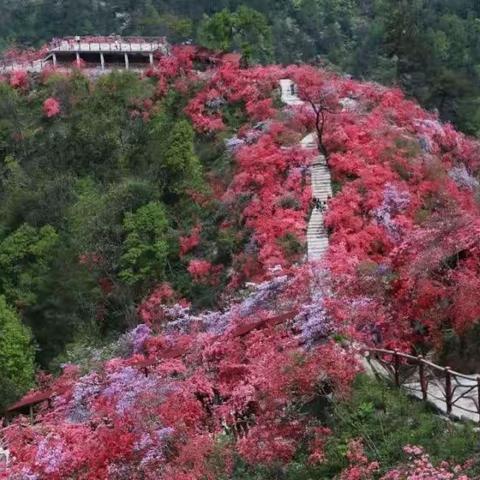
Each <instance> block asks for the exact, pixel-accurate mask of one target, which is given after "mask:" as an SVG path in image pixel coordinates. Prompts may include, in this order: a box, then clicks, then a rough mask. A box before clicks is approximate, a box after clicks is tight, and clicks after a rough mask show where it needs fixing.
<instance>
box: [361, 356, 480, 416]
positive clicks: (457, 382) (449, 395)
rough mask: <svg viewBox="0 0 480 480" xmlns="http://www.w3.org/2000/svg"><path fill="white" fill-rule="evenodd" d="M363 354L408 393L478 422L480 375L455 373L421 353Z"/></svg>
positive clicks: (479, 412) (451, 412) (448, 413)
mask: <svg viewBox="0 0 480 480" xmlns="http://www.w3.org/2000/svg"><path fill="white" fill-rule="evenodd" d="M364 353H366V354H367V356H368V357H369V358H370V360H375V361H376V362H378V364H379V365H380V366H381V367H382V368H383V370H384V372H383V373H384V374H385V375H388V377H390V379H391V380H392V382H393V383H394V384H395V385H396V386H397V387H402V388H403V389H404V390H406V391H407V393H410V394H412V395H414V396H416V397H417V398H420V399H422V400H423V401H428V402H430V403H432V404H433V405H435V406H436V407H437V408H438V409H440V410H441V411H442V412H444V413H446V414H447V415H449V416H453V417H456V418H462V417H464V418H465V417H466V418H468V419H470V420H474V421H476V422H480V376H479V375H466V374H463V373H459V372H455V371H454V370H452V369H451V368H450V367H442V366H440V365H436V364H435V363H432V362H430V361H428V360H426V359H425V358H424V357H423V356H421V355H419V356H414V355H409V354H407V353H401V352H398V351H394V350H384V349H379V348H372V349H365V350H364ZM372 363H373V362H370V364H371V365H372ZM372 366H373V365H372Z"/></svg>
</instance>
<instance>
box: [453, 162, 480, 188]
mask: <svg viewBox="0 0 480 480" xmlns="http://www.w3.org/2000/svg"><path fill="white" fill-rule="evenodd" d="M448 176H449V177H450V178H451V179H452V180H453V181H454V182H455V183H456V184H457V185H458V186H459V187H460V188H465V189H467V190H474V189H475V188H477V187H478V185H479V183H478V180H477V179H476V178H475V177H473V176H472V175H470V173H469V172H468V170H467V167H466V166H465V165H463V164H461V165H458V166H456V167H453V168H452V169H451V170H450V171H449V172H448Z"/></svg>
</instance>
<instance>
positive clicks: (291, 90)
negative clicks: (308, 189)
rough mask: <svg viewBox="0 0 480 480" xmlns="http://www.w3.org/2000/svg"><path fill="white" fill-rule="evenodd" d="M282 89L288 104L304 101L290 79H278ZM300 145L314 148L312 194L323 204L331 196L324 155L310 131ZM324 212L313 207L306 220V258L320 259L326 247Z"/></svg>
mask: <svg viewBox="0 0 480 480" xmlns="http://www.w3.org/2000/svg"><path fill="white" fill-rule="evenodd" d="M280 87H281V90H282V102H283V103H285V104H286V105H288V106H300V105H303V104H304V102H303V101H302V100H301V99H300V98H299V97H298V95H297V93H296V87H295V84H294V83H293V82H292V81H291V80H290V79H283V80H280ZM300 145H301V146H302V148H305V149H306V150H312V151H313V150H316V151H317V156H316V157H315V159H314V161H313V163H312V167H311V173H312V196H313V197H314V198H316V199H317V200H319V201H320V202H321V203H322V204H324V205H325V206H326V205H327V201H328V199H329V198H330V197H331V196H332V179H331V176H330V170H329V169H328V166H327V163H326V161H325V157H324V156H323V155H320V154H318V144H317V137H316V135H315V134H313V133H311V134H309V135H307V136H306V137H305V138H304V139H303V140H302V141H301V142H300ZM324 212H325V211H321V210H319V209H317V208H314V209H313V211H312V214H311V216H310V220H309V222H308V230H307V245H308V260H309V261H318V260H320V259H321V258H322V257H323V255H324V254H325V252H326V251H327V249H328V232H327V230H326V228H325V226H324V218H323V217H324Z"/></svg>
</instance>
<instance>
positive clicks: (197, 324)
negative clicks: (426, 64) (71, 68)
mask: <svg viewBox="0 0 480 480" xmlns="http://www.w3.org/2000/svg"><path fill="white" fill-rule="evenodd" d="M195 55H196V52H195V49H194V48H191V47H185V48H181V49H177V50H176V51H175V53H174V55H172V56H169V57H164V58H161V59H159V64H158V66H156V68H152V69H151V71H149V72H147V75H146V77H145V78H142V79H138V78H135V77H134V76H132V75H130V74H125V75H121V74H118V73H117V74H112V75H109V76H106V77H104V78H102V79H101V80H100V81H99V82H98V83H91V82H89V81H88V80H87V79H86V78H84V77H82V76H81V75H80V74H79V73H74V74H72V75H70V76H69V77H58V75H57V74H49V75H45V76H44V77H45V78H43V80H42V79H41V80H40V83H35V80H34V79H28V85H26V86H25V85H23V84H22V85H20V84H18V85H17V86H15V87H11V86H8V85H2V90H1V91H0V93H1V92H3V94H2V95H3V96H1V97H0V111H7V112H10V113H11V115H8V116H5V117H2V123H1V124H0V125H1V128H2V130H0V135H1V136H0V138H1V139H2V143H0V148H2V149H3V153H4V155H5V157H6V158H7V159H8V160H7V161H6V162H5V167H4V172H3V173H4V175H3V176H2V182H4V185H5V188H4V189H3V190H2V196H3V197H2V205H3V208H5V212H6V215H5V216H4V218H5V220H4V223H3V224H2V229H1V233H2V238H3V241H2V243H0V246H2V245H6V247H5V249H6V252H7V254H8V252H9V251H10V250H9V249H8V246H9V245H10V244H11V242H20V241H22V242H24V239H25V238H27V240H28V239H30V241H27V242H26V247H25V251H26V252H28V255H25V259H23V257H22V261H21V262H20V263H19V265H18V267H17V268H16V269H14V270H13V271H12V272H11V273H10V275H9V276H7V280H5V281H4V280H2V281H3V282H4V283H5V285H9V289H8V291H9V292H12V293H11V295H12V298H11V299H9V301H10V302H11V303H12V304H15V305H16V306H17V307H18V308H19V313H21V314H22V317H23V319H24V320H25V322H26V323H30V324H31V325H32V330H33V332H34V334H35V336H36V339H37V341H38V342H39V343H40V345H41V346H42V347H43V348H44V352H46V351H47V348H51V349H52V350H54V349H58V341H57V338H56V335H61V334H62V333H63V332H65V331H67V334H64V337H63V338H62V343H61V344H62V345H63V344H65V343H66V342H70V341H71V340H72V339H74V338H75V334H77V335H78V337H79V339H80V340H79V341H78V342H77V344H76V345H74V346H73V347H71V350H70V358H75V357H77V358H78V355H80V356H83V355H87V357H88V358H86V359H85V360H84V362H83V369H82V370H81V369H80V368H78V367H75V366H72V365H66V366H64V368H63V373H62V375H61V376H60V377H59V378H58V379H56V380H55V379H50V380H49V382H50V383H49V385H46V386H44V388H46V389H48V391H53V392H55V396H54V397H55V398H54V400H53V403H52V404H51V405H50V406H49V405H44V406H43V407H41V409H40V411H39V415H38V421H39V424H38V425H40V426H41V428H38V427H37V426H34V427H32V426H29V425H26V424H25V423H23V421H22V419H21V418H20V419H17V420H16V421H15V422H14V423H13V425H12V426H11V427H10V428H9V429H8V430H7V431H6V432H5V436H6V439H7V442H8V446H9V448H10V450H11V453H12V455H13V458H14V461H13V463H12V465H11V467H10V468H9V470H8V473H7V474H6V475H9V476H10V478H19V479H20V478H22V475H23V476H24V477H23V478H25V476H28V475H30V476H33V478H51V479H56V478H59V479H60V478H69V477H73V478H79V479H81V478H85V479H92V480H93V479H97V478H109V479H122V478H129V479H135V478H138V479H140V478H152V479H153V478H155V479H159V478H169V479H170V478H175V479H178V480H197V479H203V478H212V479H213V478H222V476H223V477H225V478H229V476H231V475H233V473H232V472H233V471H235V468H237V467H238V468H243V467H240V466H239V465H241V464H243V465H248V466H245V469H247V471H248V470H249V469H251V468H256V467H260V466H261V467H262V468H264V469H265V471H269V470H270V471H271V472H274V473H272V475H275V474H278V475H281V474H283V473H278V472H284V471H285V469H286V468H287V467H285V465H288V464H290V465H291V466H292V470H291V471H292V475H293V477H292V478H295V476H294V475H295V474H296V473H295V469H297V473H298V474H299V475H300V478H302V477H301V475H303V472H302V471H300V472H298V469H299V468H300V467H299V466H298V464H297V465H295V464H293V465H292V462H295V459H297V458H298V456H299V455H304V456H305V457H304V458H302V460H305V459H306V460H305V461H304V462H302V464H305V462H310V463H311V464H312V465H316V466H315V467H312V469H313V470H312V471H315V469H317V468H318V469H319V470H318V471H320V472H321V471H322V468H325V469H326V470H324V471H327V472H328V473H325V475H327V474H328V475H338V478H340V479H342V480H352V479H358V478H365V479H369V478H379V477H381V475H384V476H383V478H384V479H385V480H387V479H388V480H391V479H402V480H403V479H404V478H408V475H410V472H412V471H413V470H414V469H417V470H418V471H420V472H422V473H423V474H424V475H426V478H429V477H428V475H430V478H438V479H440V478H444V479H454V478H458V479H461V478H467V477H462V476H461V475H463V474H462V473H461V472H463V470H462V469H461V468H460V467H456V466H455V465H453V463H455V461H457V462H460V461H462V462H463V460H464V459H465V457H467V456H469V455H470V454H472V453H474V452H473V451H472V450H469V449H468V448H464V447H463V446H460V447H458V450H456V453H455V458H454V459H453V460H454V462H452V466H450V465H447V464H440V465H439V466H438V467H436V466H433V465H431V464H430V460H429V459H428V458H427V457H426V456H425V455H424V452H423V451H422V450H421V449H420V448H419V447H415V446H408V445H407V446H406V453H407V455H409V456H410V457H411V458H410V461H406V462H407V463H406V464H405V465H403V466H402V465H400V466H399V467H398V468H397V466H396V465H397V463H400V464H403V462H404V460H403V458H402V457H401V448H402V447H403V446H404V445H400V444H399V445H397V447H398V448H397V449H396V450H394V449H393V448H392V444H393V443H394V442H396V439H398V442H402V443H403V442H407V441H408V443H411V441H412V442H413V441H415V442H416V441H418V443H424V438H425V435H427V436H428V435H431V434H433V433H435V432H438V429H439V426H438V425H439V424H438V423H436V422H435V421H433V420H431V422H432V423H430V424H429V421H428V419H427V418H426V417H424V416H423V415H422V414H418V417H415V419H414V420H413V421H418V422H419V423H420V426H419V428H418V430H414V433H415V435H414V436H413V437H411V441H410V440H407V439H406V435H407V434H406V433H405V430H403V429H401V428H400V427H398V428H396V429H395V434H396V435H397V436H392V437H389V436H383V437H382V438H378V439H376V440H375V441H374V442H373V445H372V443H371V440H372V436H373V433H372V431H373V430H375V429H376V428H377V426H378V425H377V424H376V422H377V420H378V419H379V417H380V416H381V408H377V407H376V406H375V405H374V406H373V407H372V405H371V403H372V402H376V400H371V401H370V400H362V401H361V403H362V407H361V409H360V412H359V414H360V415H364V417H363V418H360V419H359V420H358V422H359V423H358V424H359V425H360V427H359V428H360V430H361V431H359V430H358V429H357V426H356V425H353V426H352V425H351V424H348V425H345V428H344V429H343V430H342V431H338V430H337V431H335V424H337V425H338V421H337V422H334V424H331V423H329V415H330V413H329V411H330V410H329V408H328V407H327V405H328V403H329V402H330V401H331V400H332V399H333V400H335V401H339V400H342V399H343V400H345V398H346V397H348V394H349V391H350V388H351V385H352V382H353V380H354V379H355V377H356V375H357V373H358V371H359V367H358V363H357V358H356V356H355V352H354V351H353V350H352V349H351V347H349V344H350V343H351V340H361V341H364V342H371V341H373V340H375V341H376V342H378V343H381V344H384V345H387V346H396V347H402V348H405V349H408V350H410V349H414V348H415V347H417V346H421V347H423V348H429V347H430V346H431V345H439V344H441V343H442V339H443V336H444V334H445V331H447V332H449V331H451V330H454V331H456V332H457V334H458V335H462V334H464V333H465V332H466V331H468V329H470V328H471V327H472V326H473V325H474V324H475V323H476V321H477V320H478V316H479V312H478V304H479V302H478V301H476V299H477V298H478V291H479V290H478V288H476V278H477V276H478V273H480V272H479V271H478V269H479V264H478V254H477V249H478V238H479V237H478V234H477V231H478V216H479V212H478V205H477V200H476V195H477V190H478V188H479V187H478V181H477V179H476V177H477V175H478V168H479V165H480V148H479V145H478V144H477V143H475V142H473V141H471V140H469V139H467V138H465V137H464V136H462V135H461V134H458V133H457V132H456V131H455V130H454V129H453V128H452V127H451V126H449V125H442V124H441V123H440V122H439V120H438V119H437V118H436V116H435V115H433V114H429V113H427V112H425V111H423V110H422V109H421V108H420V107H418V106H417V105H416V104H414V103H412V102H409V101H407V100H405V99H404V98H403V96H402V94H401V93H400V92H399V91H396V90H389V89H386V88H383V87H380V86H379V85H374V84H360V83H357V82H354V81H352V80H350V79H345V78H341V77H338V76H335V75H332V74H330V73H327V72H324V71H319V70H316V69H314V68H311V67H288V68H281V67H275V66H273V67H253V68H248V69H245V68H241V67H240V58H239V57H238V56H236V55H227V56H225V57H224V58H223V59H222V61H221V62H220V63H219V64H218V65H217V66H215V67H214V68H212V69H210V70H207V71H206V72H202V73H198V72H197V71H196V70H195V69H194V68H193V65H194V62H195V61H196V57H195ZM285 76H289V77H291V78H292V79H294V80H295V82H296V83H297V85H298V88H299V95H300V96H301V97H302V98H303V99H305V101H306V103H305V105H303V106H299V107H293V108H288V107H286V108H282V107H281V106H280V105H279V102H278V93H277V88H278V87H277V86H278V80H279V79H280V78H282V77H285ZM36 82H38V79H37V80H36ZM48 98H56V99H59V100H58V101H59V105H60V110H59V112H58V114H55V115H52V116H49V115H45V111H44V102H45V99H48ZM312 104H313V105H312ZM312 106H314V107H315V108H317V107H318V106H320V108H321V111H320V113H319V115H315V114H314V109H312ZM49 108H50V107H49ZM2 109H3V110H2ZM317 110H318V109H317ZM49 111H50V110H49ZM99 122H104V124H105V128H102V130H99ZM319 122H321V123H320V124H319ZM32 125H33V126H34V127H35V128H32ZM99 131H101V132H102V134H101V135H98V132H99ZM312 131H318V132H319V133H320V134H321V138H320V145H319V147H320V149H321V150H322V151H323V152H324V153H325V154H326V155H327V157H328V163H329V165H330V167H331V169H332V173H333V175H334V177H335V180H336V182H338V187H339V188H338V192H337V194H336V196H335V198H334V199H332V200H331V202H330V205H329V211H328V214H327V217H326V222H327V226H328V227H329V229H330V231H331V238H330V240H331V244H330V249H329V252H328V254H327V256H326V258H325V261H324V262H323V263H322V264H321V265H309V264H304V262H303V260H304V258H303V254H304V243H305V230H306V220H307V216H308V213H309V209H310V198H311V189H310V186H309V173H308V167H309V165H310V163H311V161H312V157H314V156H315V155H316V152H315V151H305V150H302V149H301V148H300V147H299V146H298V142H299V141H300V140H301V139H302V137H303V136H304V135H306V134H307V133H310V132H312ZM82 139H84V140H83V143H82V141H81V140H82ZM208 142H210V148H207V147H206V145H207V143H208ZM222 143H223V144H224V146H225V149H226V151H227V152H228V154H226V153H225V152H224V151H223V149H222V148H220V145H221V144H222ZM52 152H55V155H52ZM219 165H220V166H221V168H219V169H217V167H218V166H219ZM27 172H28V175H27ZM31 172H33V173H35V175H33V176H32V174H31ZM58 172H61V174H59V173H58ZM190 172H191V173H192V175H190ZM220 172H221V173H220ZM64 179H68V180H67V181H63V180H64ZM32 186H34V187H36V188H35V189H34V190H33V191H42V192H43V191H45V192H49V194H48V195H39V196H38V197H37V196H35V194H32V188H31V187H32ZM52 192H53V193H54V194H55V195H53V193H52ZM55 198H58V201H56V200H55ZM27 201H28V202H29V203H28V205H29V207H28V208H26V206H25V202H27ZM46 201H50V202H54V203H53V205H55V207H56V208H55V209H51V211H50V210H49V209H48V208H46V205H45V202H46ZM25 225H27V226H25ZM25 229H27V233H28V235H26V237H25V235H24V233H25V232H24V230H25ZM12 239H13V240H12ZM52 245H55V248H56V251H55V254H54V255H52V253H51V250H50V248H51V246H52ZM8 264H9V263H8V255H7V256H6V265H8ZM32 272H33V273H32ZM37 272H38V273H37ZM8 273H9V270H8V269H7V270H6V274H8ZM2 274H3V272H2ZM32 275H33V278H34V279H35V280H36V281H35V282H32V281H25V278H27V279H28V278H30V276H32ZM248 282H250V283H251V282H254V283H256V287H255V288H253V287H251V286H250V287H249V288H250V289H251V290H244V291H242V289H243V288H245V286H246V285H247V284H248ZM10 285H11V286H10ZM25 292H26V293H27V294H28V295H26V294H25ZM24 296H26V299H27V300H28V301H29V302H30V303H28V302H27V300H24ZM32 299H36V300H35V301H33V302H32ZM19 300H23V303H22V302H20V301H19ZM465 300H468V301H465ZM191 304H193V305H191ZM219 306H220V307H222V308H218V307H219ZM200 307H207V308H210V309H212V311H206V310H205V308H204V309H201V308H200ZM214 307H215V308H214ZM60 318H62V320H63V321H64V323H63V324H62V325H61V327H62V328H58V329H57V325H59V324H60V322H59V319H60ZM139 320H141V321H142V322H143V324H141V325H139V326H136V328H134V329H133V330H131V331H130V332H127V333H125V334H124V335H123V336H121V337H120V339H119V340H118V341H117V342H115V344H110V345H108V346H103V347H102V345H101V344H102V342H101V341H99V342H97V343H98V344H99V346H98V348H97V349H94V350H93V351H90V352H88V350H87V349H86V347H85V343H88V335H87V333H88V330H89V328H91V331H93V332H94V334H95V335H98V336H100V337H102V336H103V337H104V339H105V340H106V339H110V335H111V333H112V331H125V330H127V327H128V326H132V327H134V326H135V325H136V324H137V323H138V322H139ZM52 327H55V328H56V329H57V330H56V331H55V332H51V336H49V335H48V334H47V332H48V329H49V328H50V330H52ZM85 336H87V340H86V339H85ZM105 343H106V342H105ZM79 352H80V353H79ZM58 353H61V352H60V351H55V352H52V353H50V352H49V356H47V357H46V359H47V360H50V359H51V358H52V357H54V356H55V355H54V354H58ZM109 355H112V356H113V357H112V358H110V359H107V360H105V359H106V358H108V357H109ZM68 357H69V355H68V353H67V355H66V358H68ZM39 358H40V359H41V360H43V361H45V357H42V356H41V355H40V356H39ZM63 358H65V357H63ZM57 363H58V359H57ZM362 395H365V392H364V391H363V394H362ZM372 395H373V393H372ZM356 401H357V400H356V399H355V397H354V400H353V402H354V404H355V402H356ZM385 402H386V403H385V405H384V410H385V408H389V409H390V407H389V406H388V401H387V400H385ZM402 402H404V400H400V401H399V404H398V405H399V406H398V405H395V406H394V407H392V408H391V410H392V411H393V413H392V415H391V416H389V414H385V415H384V416H383V417H382V419H383V420H384V421H385V422H388V423H389V425H390V424H391V428H392V429H394V428H395V427H394V424H395V419H396V418H397V416H396V414H395V412H397V411H398V412H399V411H401V409H402V408H404V407H402V405H404V403H402ZM341 405H344V404H341ZM338 408H340V409H341V408H344V409H345V411H346V410H347V409H348V407H347V406H341V407H338ZM372 409H373V410H372ZM397 409H398V410H397ZM355 415H356V414H355V413H352V412H347V413H345V417H346V419H345V421H347V422H348V418H350V419H351V420H352V421H353V420H354V417H355ZM412 415H413V414H412ZM330 421H331V418H330ZM362 422H363V423H362ZM358 424H357V425H358ZM340 425H341V423H340ZM331 430H333V433H332V431H331ZM365 432H366V433H365ZM363 433H364V434H365V435H362V434H363ZM377 433H378V432H377ZM392 435H393V434H392ZM456 438H457V439H458V441H460V440H461V439H462V438H469V433H468V431H465V432H462V435H459V436H457V437H456ZM444 439H445V441H448V442H450V441H451V442H452V443H451V445H452V450H454V449H455V448H457V447H454V446H453V445H454V440H452V439H451V438H450V437H449V436H448V435H445V437H444ZM362 441H363V443H362ZM375 442H378V446H377V445H376V443H375ZM435 445H436V446H435ZM435 445H434V444H432V445H430V446H429V447H430V448H429V450H428V452H429V453H430V454H431V455H432V458H433V459H434V461H435V463H436V461H437V460H438V458H439V457H442V456H443V455H444V452H445V451H444V450H442V449H441V447H440V446H439V445H440V444H439V443H438V444H435ZM259 446H260V447H261V448H259ZM329 455H330V456H329ZM340 457H341V458H340ZM443 458H447V457H443ZM327 459H328V460H327ZM305 468H306V470H304V471H306V472H309V467H305ZM329 469H330V470H329ZM392 469H393V470H392ZM452 469H453V472H452ZM465 471H468V470H465ZM275 472H277V473H275ZM309 474H310V473H307V475H309ZM238 475H240V473H239V474H238ZM252 475H254V474H253V473H252ZM7 478H8V477H7ZM254 478H255V477H254ZM260 478H261V477H260ZM267 478H268V477H267Z"/></svg>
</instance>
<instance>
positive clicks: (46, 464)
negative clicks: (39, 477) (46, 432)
mask: <svg viewBox="0 0 480 480" xmlns="http://www.w3.org/2000/svg"><path fill="white" fill-rule="evenodd" d="M67 452H68V450H67V448H66V446H65V444H64V443H63V441H62V440H61V439H59V438H54V437H52V436H48V437H46V438H44V439H43V440H42V441H41V442H40V444H39V445H38V449H37V455H36V459H35V462H36V463H37V464H38V465H40V466H41V467H42V468H43V470H44V471H45V473H47V474H52V473H57V472H58V471H59V470H60V467H61V465H62V464H63V463H64V462H65V460H66V456H67Z"/></svg>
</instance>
